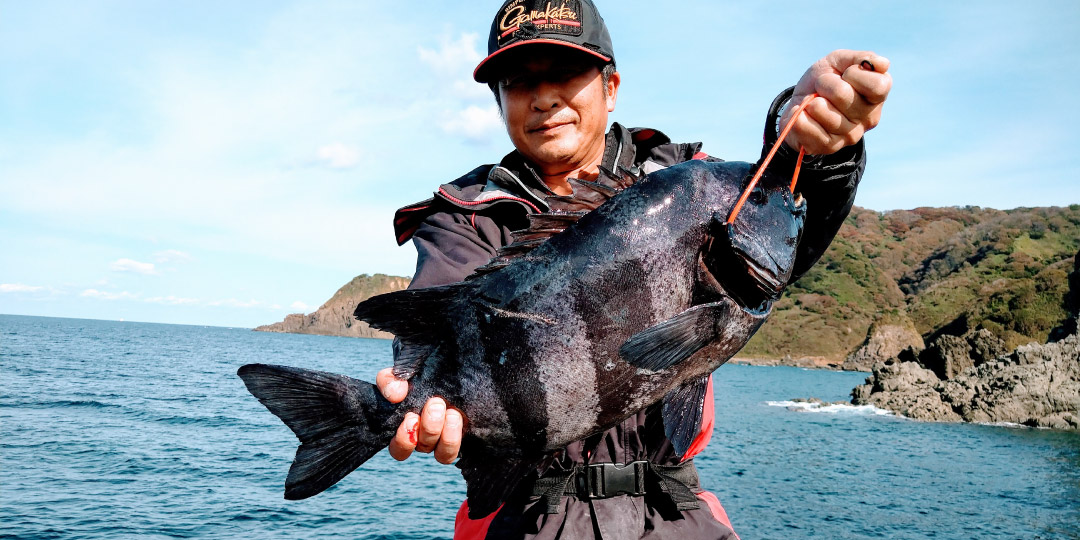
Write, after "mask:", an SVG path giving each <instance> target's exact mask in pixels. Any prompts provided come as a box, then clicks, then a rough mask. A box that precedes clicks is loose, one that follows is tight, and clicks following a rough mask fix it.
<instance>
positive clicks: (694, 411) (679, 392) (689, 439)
mask: <svg viewBox="0 0 1080 540" xmlns="http://www.w3.org/2000/svg"><path fill="white" fill-rule="evenodd" d="M708 389H709V376H708V375H702V376H701V377H698V378H695V379H691V380H689V381H687V382H686V383H684V384H683V385H682V386H680V387H678V388H676V389H674V390H672V391H670V392H668V393H667V395H666V396H664V401H663V409H662V412H661V414H662V415H663V418H664V435H666V436H667V438H668V440H670V441H671V445H672V446H673V447H674V448H675V453H676V454H678V455H679V456H680V457H682V456H685V455H686V451H687V450H689V449H690V445H691V444H693V442H694V439H695V438H696V437H697V435H698V431H700V429H701V419H702V416H703V414H704V411H705V395H706V394H707V393H708Z"/></svg>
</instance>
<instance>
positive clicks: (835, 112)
mask: <svg viewBox="0 0 1080 540" xmlns="http://www.w3.org/2000/svg"><path fill="white" fill-rule="evenodd" d="M803 114H807V115H809V116H810V118H812V119H813V120H814V121H815V122H817V123H818V125H820V126H821V127H822V129H824V130H825V132H827V133H829V134H831V135H839V136H844V135H845V134H847V133H848V132H850V131H851V130H853V129H855V128H856V126H858V124H856V123H855V122H852V121H851V120H850V119H849V118H848V117H847V116H844V114H843V113H842V112H840V110H839V109H837V108H836V107H835V106H834V105H833V104H832V102H830V101H829V100H827V99H823V98H815V99H813V100H812V101H811V102H810V103H809V104H808V105H807V106H806V109H805V110H804V113H803Z"/></svg>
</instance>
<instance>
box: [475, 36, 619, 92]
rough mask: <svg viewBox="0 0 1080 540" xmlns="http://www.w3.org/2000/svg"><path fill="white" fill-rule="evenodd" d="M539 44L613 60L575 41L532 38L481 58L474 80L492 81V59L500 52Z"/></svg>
mask: <svg viewBox="0 0 1080 540" xmlns="http://www.w3.org/2000/svg"><path fill="white" fill-rule="evenodd" d="M538 44H543V45H562V46H563V47H569V48H571V49H577V50H579V51H581V52H585V53H589V54H591V55H592V56H595V57H597V58H599V59H601V60H603V61H605V62H610V61H611V57H610V56H604V55H602V54H600V53H598V52H596V51H594V50H592V49H590V48H588V47H582V46H581V45H577V44H574V43H567V42H565V41H560V40H558V39H530V40H527V41H519V42H517V43H514V44H513V45H507V46H506V47H503V48H501V49H499V50H497V51H495V52H493V53H491V54H489V55H488V56H487V58H485V59H483V60H481V61H480V63H479V64H477V65H476V69H474V70H473V80H475V81H476V82H480V83H486V82H491V77H490V75H491V68H492V66H493V65H494V62H492V60H493V59H494V58H495V57H496V56H499V55H500V54H502V53H504V52H506V51H509V50H510V49H513V48H515V47H520V46H522V45H538Z"/></svg>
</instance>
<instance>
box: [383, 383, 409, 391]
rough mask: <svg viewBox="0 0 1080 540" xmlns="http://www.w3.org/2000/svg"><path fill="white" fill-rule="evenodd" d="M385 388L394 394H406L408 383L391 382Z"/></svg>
mask: <svg viewBox="0 0 1080 540" xmlns="http://www.w3.org/2000/svg"><path fill="white" fill-rule="evenodd" d="M387 387H388V388H389V389H390V390H391V391H393V393H394V394H408V393H409V383H408V382H407V381H393V382H391V383H390V384H389V385H387Z"/></svg>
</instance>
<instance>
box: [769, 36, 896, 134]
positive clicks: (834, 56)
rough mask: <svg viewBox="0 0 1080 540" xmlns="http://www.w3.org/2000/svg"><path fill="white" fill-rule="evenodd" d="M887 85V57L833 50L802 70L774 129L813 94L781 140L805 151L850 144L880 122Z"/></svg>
mask: <svg viewBox="0 0 1080 540" xmlns="http://www.w3.org/2000/svg"><path fill="white" fill-rule="evenodd" d="M891 89H892V75H889V59H887V58H885V57H884V56H878V55H876V54H874V53H872V52H870V51H849V50H838V51H833V52H831V53H829V55H828V56H826V57H825V58H822V59H821V60H818V61H817V62H814V65H812V66H810V69H808V70H806V73H804V74H803V76H802V78H801V79H799V84H797V85H796V86H795V95H794V96H793V97H792V98H791V101H790V102H788V106H787V107H786V108H785V110H784V115H783V116H782V117H781V118H780V129H781V130H783V129H784V126H786V125H787V123H788V122H789V121H790V120H791V114H792V113H793V112H794V111H795V109H796V108H797V107H798V106H799V104H800V103H802V102H803V100H805V99H806V96H809V95H810V94H814V93H817V94H818V97H815V98H814V99H813V100H812V101H811V102H810V104H809V105H807V106H806V109H805V110H804V113H803V114H801V115H799V118H797V119H796V120H795V127H793V128H792V129H791V133H789V134H788V136H787V138H786V139H784V142H785V143H787V145H788V146H790V147H791V148H794V149H796V150H798V149H799V146H800V145H802V146H803V147H805V148H806V153H807V154H816V155H823V154H832V153H833V152H836V151H838V150H840V149H841V148H844V147H845V146H851V145H853V144H855V143H857V142H859V140H860V139H862V136H863V133H866V132H867V131H868V130H870V129H873V128H874V127H875V126H877V125H878V122H880V121H881V106H882V105H883V104H884V103H885V98H886V97H888V95H889V90H891Z"/></svg>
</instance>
